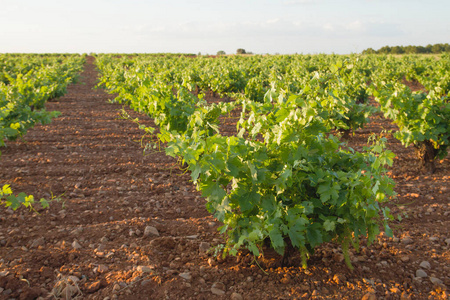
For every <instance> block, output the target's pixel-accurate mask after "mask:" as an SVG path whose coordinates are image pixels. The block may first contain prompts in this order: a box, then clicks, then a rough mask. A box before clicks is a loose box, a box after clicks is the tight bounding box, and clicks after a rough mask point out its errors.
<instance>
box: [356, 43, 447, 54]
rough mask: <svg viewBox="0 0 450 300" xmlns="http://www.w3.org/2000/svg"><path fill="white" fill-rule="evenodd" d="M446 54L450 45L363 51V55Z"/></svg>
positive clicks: (388, 47) (396, 47)
mask: <svg viewBox="0 0 450 300" xmlns="http://www.w3.org/2000/svg"><path fill="white" fill-rule="evenodd" d="M444 52H450V45H449V44H447V43H446V44H434V45H431V44H428V45H426V46H425V47H424V46H411V45H409V46H405V47H404V46H394V47H390V46H384V47H381V48H380V49H378V50H374V49H372V48H368V49H366V50H363V51H362V54H371V53H377V54H404V53H406V54H426V53H433V54H440V53H444Z"/></svg>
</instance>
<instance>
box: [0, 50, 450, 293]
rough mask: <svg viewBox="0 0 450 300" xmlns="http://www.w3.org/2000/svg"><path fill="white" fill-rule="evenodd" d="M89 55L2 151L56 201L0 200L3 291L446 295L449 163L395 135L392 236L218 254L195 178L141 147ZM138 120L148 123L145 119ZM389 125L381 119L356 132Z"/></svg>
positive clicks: (358, 136)
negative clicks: (432, 159) (305, 249)
mask: <svg viewBox="0 0 450 300" xmlns="http://www.w3.org/2000/svg"><path fill="white" fill-rule="evenodd" d="M96 78H97V72H96V70H95V68H94V65H93V58H92V57H88V63H87V64H86V69H85V71H84V73H83V74H82V77H81V79H80V82H79V83H78V84H73V85H71V86H70V87H69V89H68V94H67V95H66V96H64V97H62V98H60V99H57V100H55V101H54V102H49V103H48V104H47V109H48V110H58V111H61V112H62V114H61V116H60V117H58V118H56V119H54V121H53V122H52V123H51V124H50V125H47V126H37V127H35V128H34V129H33V130H31V131H29V133H28V134H27V135H26V136H25V137H24V139H23V140H18V141H15V142H8V147H7V148H5V149H2V155H1V160H0V185H3V184H6V183H8V184H11V187H12V188H13V189H14V190H15V191H23V192H26V193H28V194H33V195H35V196H36V198H40V197H45V198H47V199H48V198H50V197H51V195H54V196H60V198H61V201H59V202H56V201H54V202H52V203H51V206H50V208H49V209H47V210H42V209H38V211H37V212H34V211H27V210H25V209H23V208H22V209H20V210H17V211H15V212H13V211H12V210H10V209H5V208H3V207H1V208H0V299H36V298H40V299H48V298H51V299H54V298H57V299H75V298H76V299H104V300H106V299H211V298H212V297H214V298H215V299H235V300H238V299H366V300H367V299H448V298H449V291H448V288H449V287H450V250H449V249H450V233H449V228H450V202H449V199H450V190H449V189H450V172H449V170H450V160H449V157H448V156H447V158H445V159H443V160H441V161H439V162H438V164H437V165H438V166H437V170H436V172H435V173H434V174H422V173H420V172H418V171H417V170H416V165H417V161H416V159H415V157H414V151H413V149H412V148H411V147H410V148H404V147H403V146H402V145H401V144H400V143H399V142H398V141H396V140H395V139H394V138H393V137H392V136H391V135H390V134H387V137H388V139H389V148H390V149H391V150H392V151H394V152H395V153H396V154H397V157H396V159H395V163H394V166H393V168H392V169H391V171H390V176H392V178H394V180H395V181H396V183H397V186H396V191H397V193H398V198H397V199H395V200H393V201H392V202H391V203H389V207H390V208H391V209H392V211H393V213H394V214H396V215H398V216H401V218H402V220H401V221H399V220H396V221H395V222H393V224H392V227H393V229H394V234H395V237H394V238H388V237H386V236H385V235H384V234H380V236H379V238H378V240H377V242H375V243H374V244H372V245H370V246H367V245H365V244H364V245H363V247H362V248H361V251H360V252H359V253H357V252H355V251H352V253H351V258H352V262H353V265H354V267H355V270H353V271H351V270H349V269H348V268H347V267H346V265H345V263H344V262H343V256H342V254H341V250H340V247H339V246H338V245H336V244H324V245H321V246H320V247H319V248H318V249H317V251H316V253H315V254H314V255H313V256H312V257H311V259H310V261H309V268H308V269H307V270H304V269H301V268H300V264H299V261H300V258H299V257H294V258H293V261H292V265H291V266H289V267H280V264H279V262H280V258H279V257H278V256H277V255H275V254H274V253H273V252H272V251H270V250H267V251H266V252H265V256H264V258H260V259H259V260H258V263H259V265H258V264H256V263H255V262H254V260H253V258H252V257H251V256H250V255H248V254H247V253H246V252H245V251H244V252H242V253H240V254H239V255H238V256H237V257H228V258H227V259H221V258H220V257H219V258H217V257H214V256H213V255H212V254H211V253H208V252H207V250H208V249H209V248H210V247H212V246H215V245H218V244H220V243H221V242H222V241H223V239H222V237H221V236H220V235H219V234H218V233H217V228H218V227H219V226H220V224H219V223H218V222H217V221H216V220H215V219H214V218H213V217H212V216H211V215H210V214H209V213H208V212H207V211H206V209H205V205H204V204H205V200H204V199H203V198H202V197H201V196H200V194H199V193H198V192H197V191H196V190H195V187H194V186H193V184H192V183H191V182H190V181H189V178H190V177H189V174H185V173H184V172H183V170H180V168H179V165H178V164H177V162H176V161H175V160H174V159H172V158H170V157H167V156H165V154H164V153H163V152H155V151H153V152H152V151H146V152H145V154H144V153H143V148H142V144H145V142H146V141H148V139H147V138H144V139H143V140H142V135H143V132H142V131H141V130H139V129H138V126H137V125H136V124H135V123H133V122H132V121H130V120H124V119H121V118H120V110H121V109H122V106H120V105H118V104H110V103H108V99H112V98H113V96H111V95H107V94H106V93H105V92H104V91H103V90H101V89H93V87H94V86H95V84H96V80H97V79H96ZM128 113H129V114H130V116H131V117H133V118H136V117H139V119H140V120H141V122H142V123H143V124H146V125H151V124H152V121H151V120H150V119H149V118H147V117H145V116H138V115H137V114H136V113H133V112H131V111H128ZM383 129H387V130H390V129H393V130H395V126H393V125H392V124H391V123H390V122H388V121H387V120H385V119H384V118H382V117H381V116H373V117H372V122H371V123H370V124H369V125H368V126H367V127H366V128H365V129H363V130H360V131H358V132H356V133H355V135H353V136H351V137H350V138H349V144H350V146H352V147H354V148H355V149H361V148H362V146H363V145H365V144H366V141H367V137H368V136H369V135H370V134H371V133H372V132H376V133H380V132H381V131H382V130H383Z"/></svg>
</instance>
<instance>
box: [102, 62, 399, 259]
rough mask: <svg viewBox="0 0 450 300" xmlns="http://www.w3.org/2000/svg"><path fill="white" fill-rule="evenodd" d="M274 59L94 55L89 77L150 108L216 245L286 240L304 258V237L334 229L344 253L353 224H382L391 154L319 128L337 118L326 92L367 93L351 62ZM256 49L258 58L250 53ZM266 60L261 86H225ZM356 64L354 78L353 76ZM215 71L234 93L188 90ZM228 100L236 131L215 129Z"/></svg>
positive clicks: (371, 231) (360, 228) (354, 238)
mask: <svg viewBox="0 0 450 300" xmlns="http://www.w3.org/2000/svg"><path fill="white" fill-rule="evenodd" d="M276 59H279V61H277V64H276V68H275V67H274V64H273V63H274V61H273V58H270V59H268V60H267V61H266V60H265V59H263V58H261V57H251V58H249V60H243V59H241V58H231V59H230V58H224V60H219V58H217V60H210V59H205V58H199V59H198V60H196V61H195V62H193V61H192V60H183V59H173V60H164V61H163V60H154V59H149V58H148V57H138V58H136V59H135V60H134V61H133V62H132V65H128V66H125V65H124V64H123V60H115V59H112V58H111V57H110V56H106V55H105V56H100V57H99V58H98V60H97V66H98V68H99V70H100V71H101V73H102V78H101V84H103V85H104V86H106V87H107V88H108V89H109V90H110V91H111V92H114V93H118V94H119V96H118V98H117V101H120V102H122V103H124V102H125V103H128V104H129V105H130V106H131V107H132V108H134V109H135V110H137V111H141V112H145V113H147V114H148V115H149V116H150V117H152V118H154V120H155V123H156V125H157V126H159V133H158V137H159V139H160V141H161V142H163V143H167V147H166V153H167V154H168V155H171V156H174V157H179V158H180V159H181V162H182V163H185V164H187V166H188V169H189V170H190V171H191V176H192V180H193V181H194V183H195V184H196V186H197V188H198V189H199V190H201V191H202V194H203V196H204V197H206V199H207V208H208V210H209V211H210V212H211V213H213V214H214V215H215V217H216V218H217V219H218V220H220V221H221V222H223V224H224V226H223V227H222V228H221V232H222V233H224V234H225V233H226V234H227V236H228V239H227V243H226V245H225V247H224V248H223V249H224V255H225V254H236V253H237V251H239V249H240V248H241V247H246V248H248V249H249V250H250V251H251V252H252V253H253V254H255V255H259V254H260V253H261V251H262V245H263V243H264V241H266V240H268V241H270V245H271V246H272V247H273V248H274V249H275V250H276V251H277V252H278V253H280V254H283V253H284V252H285V251H286V249H287V248H288V247H289V246H293V247H295V248H296V249H298V250H299V251H300V253H301V254H302V257H303V263H304V265H305V266H306V260H307V257H308V255H309V254H310V253H312V252H313V251H314V248H315V247H317V246H318V245H320V244H321V243H323V242H327V241H336V242H339V243H341V244H342V245H343V249H344V252H345V255H346V257H347V259H346V261H347V262H348V263H349V259H348V247H349V244H350V243H351V244H353V245H354V246H356V247H357V245H358V244H359V238H360V237H361V236H367V237H368V239H369V241H370V242H371V241H373V240H374V239H375V236H376V235H377V234H378V232H379V226H380V225H383V226H384V228H385V230H386V232H387V233H388V234H389V235H391V234H392V232H391V230H390V229H389V227H388V225H387V220H388V219H390V218H391V216H390V213H389V210H388V209H387V208H382V207H381V203H383V202H385V201H388V200H389V198H390V197H392V196H393V195H394V193H393V181H392V180H391V179H390V178H389V177H388V176H386V175H385V172H386V171H385V169H384V166H385V165H392V159H393V157H394V154H393V153H391V152H390V151H387V150H385V147H384V146H385V142H386V141H385V139H381V140H378V141H376V140H373V141H371V142H370V145H369V146H368V147H367V148H366V149H365V151H364V152H361V153H360V152H356V151H354V150H353V149H350V148H348V147H347V146H346V145H345V144H343V143H341V142H340V141H339V139H338V138H337V137H335V136H333V135H331V134H330V129H331V128H332V127H333V126H330V122H335V123H336V124H338V123H339V122H337V121H333V120H338V119H337V116H338V115H341V112H339V113H337V114H336V115H334V114H333V111H338V110H339V107H340V106H338V105H335V106H333V107H330V109H325V106H326V103H329V102H330V103H343V104H344V105H343V107H345V105H346V104H345V103H347V102H348V103H354V104H356V103H358V101H360V100H362V101H361V102H363V103H365V101H366V100H367V94H366V91H365V88H364V85H363V82H364V80H365V77H364V76H361V74H362V72H363V71H362V69H359V68H357V67H356V66H353V65H352V64H351V63H350V61H342V60H341V61H339V60H336V58H334V57H332V58H328V57H321V58H320V59H330V60H331V61H333V64H331V66H330V65H328V66H326V67H323V66H321V67H322V68H323V69H320V68H321V67H319V69H315V68H314V69H313V68H311V69H309V70H308V69H306V68H305V69H302V71H301V73H300V72H298V73H294V72H292V71H291V69H290V68H291V64H292V61H290V60H291V59H292V58H290V57H283V56H279V57H278V56H277V58H276ZM298 59H299V60H304V59H311V58H310V57H308V58H304V57H300V58H298ZM260 61H264V63H263V64H259V65H258V62H260ZM236 62H239V63H238V64H235V63H236ZM187 65H189V67H187ZM269 65H270V67H268V66H269ZM305 66H308V67H311V64H309V63H306V64H305ZM181 70H187V71H186V73H185V72H184V71H181ZM224 70H226V71H228V72H224ZM364 70H365V69H364ZM266 71H269V74H270V75H269V80H268V81H269V82H271V87H269V89H266V92H265V94H264V96H263V98H262V99H261V100H260V101H259V102H256V101H252V100H251V99H248V98H247V97H245V96H243V95H242V94H240V93H236V92H233V88H235V87H236V86H239V88H238V89H237V90H240V91H241V92H242V91H243V90H244V89H242V86H241V85H238V83H239V82H241V80H242V82H247V85H248V83H249V82H252V84H253V85H254V86H255V87H257V80H252V78H256V76H259V75H258V74H262V72H266ZM364 72H365V71H364ZM179 73H181V74H179ZM209 73H212V75H211V74H209ZM217 74H234V75H233V76H229V77H228V78H230V81H228V80H224V81H225V82H224V83H223V84H220V81H212V82H211V81H210V79H211V78H212V77H214V76H217ZM236 74H238V75H236ZM301 74H312V75H311V76H308V77H307V79H306V81H302V82H300V85H296V84H295V83H294V82H295V79H294V78H300V76H302V75H301ZM295 76H299V77H295ZM358 76H361V77H362V78H363V79H362V80H361V82H358V84H356V85H355V84H354V83H355V81H354V80H353V79H355V78H357V77H358ZM224 78H227V76H225V77H224ZM261 78H263V79H264V78H265V77H264V76H263V75H261ZM236 79H237V80H236ZM215 82H217V84H218V87H217V89H216V90H221V91H226V92H225V93H229V94H228V95H233V96H235V97H234V99H235V101H234V102H233V101H232V102H222V103H215V104H214V103H213V104H209V103H207V102H206V101H205V100H204V99H202V97H201V94H200V95H199V97H197V96H194V94H193V93H190V92H189V91H190V90H195V89H196V87H200V88H202V89H203V88H205V89H207V88H208V87H214V84H215ZM307 84H309V88H308V87H307ZM219 86H220V87H219ZM222 87H224V89H223V90H222ZM361 88H362V89H363V90H364V92H363V91H362V90H361ZM291 90H292V91H295V92H291ZM258 93H259V92H258ZM350 99H351V100H350ZM352 105H353V104H352ZM237 108H241V110H242V111H241V117H240V120H239V121H238V124H237V130H238V132H237V134H236V135H234V136H224V135H222V134H221V133H220V126H219V125H220V120H221V118H222V117H223V116H226V115H228V114H229V113H230V112H231V111H232V110H233V109H237ZM350 110H351V109H350V106H349V107H347V108H345V109H343V110H342V112H344V111H350ZM345 118H349V117H348V116H347V115H346V117H344V119H345ZM330 120H331V121H330ZM336 124H335V125H336ZM347 126H349V125H347ZM146 131H147V132H153V129H147V130H146ZM380 213H381V217H380Z"/></svg>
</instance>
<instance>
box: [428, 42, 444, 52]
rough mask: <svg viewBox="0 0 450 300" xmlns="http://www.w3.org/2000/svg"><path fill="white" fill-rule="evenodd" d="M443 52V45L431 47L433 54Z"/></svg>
mask: <svg viewBox="0 0 450 300" xmlns="http://www.w3.org/2000/svg"><path fill="white" fill-rule="evenodd" d="M444 50H445V47H444V45H442V44H435V45H433V46H432V47H431V52H432V53H434V54H439V53H441V52H443V51H444Z"/></svg>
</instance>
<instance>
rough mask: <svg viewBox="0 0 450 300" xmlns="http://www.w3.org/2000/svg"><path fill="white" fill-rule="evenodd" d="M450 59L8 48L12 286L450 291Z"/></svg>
mask: <svg viewBox="0 0 450 300" xmlns="http://www.w3.org/2000/svg"><path fill="white" fill-rule="evenodd" d="M83 68H84V70H83ZM449 70H450V56H449V55H448V54H442V55H440V56H412V55H409V56H399V57H394V56H375V55H373V56H372V55H366V56H358V55H351V56H339V55H291V56H289V55H286V56H280V55H277V56H258V55H254V56H220V57H206V56H198V57H192V56H189V57H188V56H186V57H185V56H182V55H170V54H167V55H144V54H141V55H112V54H108V55H105V54H98V55H94V56H88V57H86V56H80V55H13V54H5V55H0V81H1V82H0V107H1V111H0V137H1V139H0V143H1V144H0V146H2V148H1V151H2V152H1V157H0V158H1V160H0V166H1V168H0V169H1V172H0V174H1V175H0V176H1V177H0V178H1V180H0V186H3V189H2V191H0V201H1V202H0V204H1V207H0V224H1V227H0V299H3V298H4V299H10V298H17V299H36V298H39V297H42V299H45V298H46V297H47V296H49V295H50V297H53V298H57V299H150V298H155V299H160V298H166V299H210V298H211V297H217V298H219V299H447V298H448V295H449V292H448V288H449V287H450V275H449V274H450V250H449V249H450V235H449V233H448V228H450V217H449V215H450V203H449V201H448V200H449V195H450V192H449V190H448V185H449V184H448V183H449V182H450V180H449V176H450V174H449V171H448V170H449V169H450V162H449V157H448V146H449V144H450V102H449V97H448V92H449V89H450V72H449ZM50 122H51V123H50ZM33 127H34V128H33ZM34 199H41V200H40V203H35V200H34ZM2 297H3V298H2Z"/></svg>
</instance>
